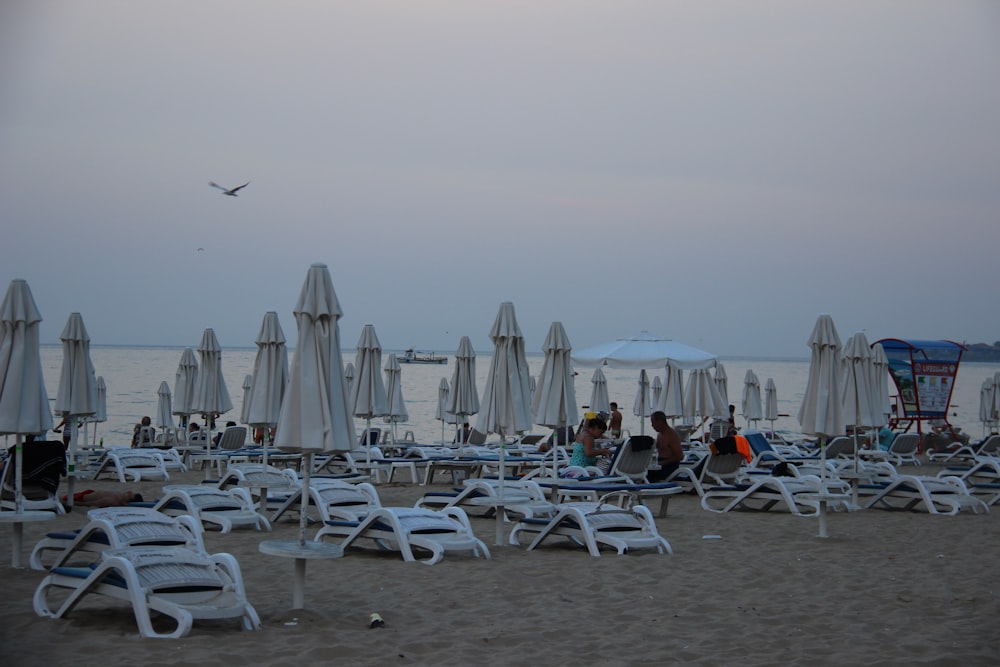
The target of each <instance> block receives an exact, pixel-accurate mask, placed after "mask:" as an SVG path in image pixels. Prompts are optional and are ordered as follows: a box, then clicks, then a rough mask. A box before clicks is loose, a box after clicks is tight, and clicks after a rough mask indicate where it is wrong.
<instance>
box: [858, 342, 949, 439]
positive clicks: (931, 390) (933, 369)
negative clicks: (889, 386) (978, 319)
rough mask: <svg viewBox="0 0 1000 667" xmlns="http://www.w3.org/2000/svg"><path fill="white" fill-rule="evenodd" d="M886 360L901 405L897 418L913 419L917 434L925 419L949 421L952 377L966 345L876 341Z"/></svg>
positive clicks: (920, 430) (921, 430)
mask: <svg viewBox="0 0 1000 667" xmlns="http://www.w3.org/2000/svg"><path fill="white" fill-rule="evenodd" d="M874 344H875V345H877V344H881V345H882V349H883V350H885V356H886V357H887V358H888V359H889V372H890V374H891V375H892V379H893V381H894V382H895V383H896V390H897V391H898V392H899V398H900V401H901V403H902V405H901V406H900V412H899V416H900V418H902V419H903V420H915V421H916V422H917V431H918V432H923V429H922V428H921V425H920V422H921V421H923V420H925V419H940V420H944V422H945V423H947V421H948V406H949V404H950V403H951V393H952V390H953V389H954V387H955V375H956V374H957V373H958V364H959V362H961V360H962V353H963V352H965V346H964V345H961V344H960V343H955V342H952V341H950V340H903V339H901V338H883V339H882V340H880V341H876V343H874Z"/></svg>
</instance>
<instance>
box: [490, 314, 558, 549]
mask: <svg viewBox="0 0 1000 667" xmlns="http://www.w3.org/2000/svg"><path fill="white" fill-rule="evenodd" d="M559 328H560V329H561V328H562V327H561V326H560V327H559ZM550 330H551V327H550ZM562 336H563V337H565V332H562ZM490 340H491V341H493V359H491V360H490V368H489V371H487V373H486V387H485V388H484V389H483V400H482V402H481V406H482V408H481V411H480V413H479V421H478V424H479V430H480V431H482V432H483V433H499V434H500V465H499V468H498V475H497V476H498V477H499V485H498V489H497V497H498V499H499V502H500V503H501V505H500V506H498V509H497V515H498V516H497V544H498V545H499V544H502V543H503V540H502V536H501V532H502V529H503V524H502V521H503V514H504V512H503V507H502V503H503V497H504V484H503V479H504V471H505V470H506V467H505V461H504V457H505V455H506V449H507V447H506V438H507V436H508V435H514V434H515V433H522V432H524V431H527V430H528V429H530V428H531V405H530V400H531V390H530V389H529V388H528V379H529V378H530V376H531V372H530V371H529V370H528V357H527V355H526V354H525V351H524V336H523V335H522V334H521V327H520V326H518V324H517V316H516V315H515V314H514V304H513V303H511V302H510V301H505V302H503V303H501V304H500V310H499V311H498V312H497V316H496V319H495V320H494V321H493V326H492V327H491V328H490ZM553 344H558V345H562V344H565V345H568V344H569V343H568V340H567V341H565V342H555V341H554V342H553ZM536 392H537V393H538V394H539V395H541V394H544V393H545V392H546V389H545V388H544V387H539V388H538V389H537V390H536ZM574 400H575V399H574Z"/></svg>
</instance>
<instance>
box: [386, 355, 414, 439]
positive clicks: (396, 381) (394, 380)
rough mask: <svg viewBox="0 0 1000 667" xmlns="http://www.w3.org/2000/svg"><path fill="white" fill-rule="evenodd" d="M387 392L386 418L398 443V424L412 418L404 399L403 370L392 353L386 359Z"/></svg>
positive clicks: (393, 437)
mask: <svg viewBox="0 0 1000 667" xmlns="http://www.w3.org/2000/svg"><path fill="white" fill-rule="evenodd" d="M384 370H385V393H386V397H387V398H388V404H387V405H386V415H385V418H386V420H388V422H389V424H390V429H391V431H390V432H391V433H392V442H393V444H395V443H396V424H397V423H399V422H405V421H406V420H407V419H409V418H410V413H409V412H407V411H406V401H405V400H404V399H403V370H402V367H401V366H400V365H399V360H398V359H396V355H395V354H390V355H389V356H388V357H387V358H386V360H385V369H384Z"/></svg>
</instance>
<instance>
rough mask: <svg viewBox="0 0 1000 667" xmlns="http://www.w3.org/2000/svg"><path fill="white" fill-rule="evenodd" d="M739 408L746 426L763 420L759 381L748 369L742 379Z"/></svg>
mask: <svg viewBox="0 0 1000 667" xmlns="http://www.w3.org/2000/svg"><path fill="white" fill-rule="evenodd" d="M741 407H742V410H743V418H744V419H746V420H747V425H749V424H750V423H751V422H756V421H760V420H761V419H763V418H764V408H763V406H762V405H761V401H760V379H759V378H758V377H757V374H756V373H754V372H753V370H751V369H749V368H748V369H747V374H746V375H745V376H744V377H743V400H742V406H741Z"/></svg>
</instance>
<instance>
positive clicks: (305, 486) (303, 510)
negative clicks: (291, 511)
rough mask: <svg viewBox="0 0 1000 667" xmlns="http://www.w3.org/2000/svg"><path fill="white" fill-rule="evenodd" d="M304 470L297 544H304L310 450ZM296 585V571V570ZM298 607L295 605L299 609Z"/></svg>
mask: <svg viewBox="0 0 1000 667" xmlns="http://www.w3.org/2000/svg"><path fill="white" fill-rule="evenodd" d="M305 459H306V460H305V461H304V462H303V463H305V466H304V467H305V472H304V473H302V496H301V499H300V501H299V503H300V504H299V546H300V547H303V546H305V544H306V524H307V523H308V522H309V518H308V516H307V515H308V514H309V476H310V474H311V473H312V464H313V455H312V450H309V451H307V452H306V453H305ZM296 587H298V572H296ZM299 608H300V607H296V609H299Z"/></svg>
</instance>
